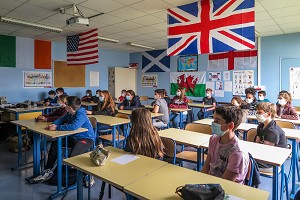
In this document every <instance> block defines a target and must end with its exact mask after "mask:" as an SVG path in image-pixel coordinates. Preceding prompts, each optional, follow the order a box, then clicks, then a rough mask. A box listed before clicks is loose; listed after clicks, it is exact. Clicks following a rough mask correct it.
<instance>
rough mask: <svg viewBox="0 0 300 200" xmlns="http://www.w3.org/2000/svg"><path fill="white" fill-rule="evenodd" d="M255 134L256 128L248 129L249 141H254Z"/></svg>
mask: <svg viewBox="0 0 300 200" xmlns="http://www.w3.org/2000/svg"><path fill="white" fill-rule="evenodd" d="M255 136H256V129H255V128H251V129H250V130H248V131H247V141H248V142H254V138H255Z"/></svg>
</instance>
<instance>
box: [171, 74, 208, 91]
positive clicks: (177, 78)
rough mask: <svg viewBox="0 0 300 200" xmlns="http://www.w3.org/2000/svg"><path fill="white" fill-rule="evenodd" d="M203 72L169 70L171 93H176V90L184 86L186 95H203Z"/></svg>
mask: <svg viewBox="0 0 300 200" xmlns="http://www.w3.org/2000/svg"><path fill="white" fill-rule="evenodd" d="M205 78H206V73H205V72H171V73H170V83H171V85H170V89H171V95H176V90H177V89H178V88H179V87H180V88H185V91H186V93H185V94H186V96H192V97H204V96H205Z"/></svg>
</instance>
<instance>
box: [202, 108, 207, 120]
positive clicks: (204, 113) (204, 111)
mask: <svg viewBox="0 0 300 200" xmlns="http://www.w3.org/2000/svg"><path fill="white" fill-rule="evenodd" d="M206 110H207V108H203V117H204V119H205V118H206V117H207V116H206Z"/></svg>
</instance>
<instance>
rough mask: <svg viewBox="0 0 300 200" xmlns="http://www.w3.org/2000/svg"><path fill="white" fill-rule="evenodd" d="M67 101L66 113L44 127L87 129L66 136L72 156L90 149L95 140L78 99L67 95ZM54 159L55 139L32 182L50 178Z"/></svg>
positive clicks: (62, 129) (53, 129)
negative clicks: (44, 164)
mask: <svg viewBox="0 0 300 200" xmlns="http://www.w3.org/2000/svg"><path fill="white" fill-rule="evenodd" d="M67 102H68V103H67V106H66V110H67V111H68V113H67V114H66V115H64V116H63V117H61V118H59V119H58V120H56V121H54V122H53V123H52V124H50V125H48V126H47V127H46V129H48V130H50V131H73V130H77V129H78V128H86V129H88V130H87V131H84V132H81V133H77V134H75V135H70V136H69V137H68V147H70V148H71V152H70V155H69V157H73V156H76V155H79V154H82V153H85V152H87V151H88V150H89V149H90V147H91V146H92V145H93V143H94V140H95V133H94V130H93V127H92V125H91V122H90V120H89V119H88V117H87V115H86V110H85V108H83V107H81V101H80V99H79V98H78V97H75V96H69V97H67ZM62 144H63V145H65V141H64V139H63V140H62ZM56 160H57V140H55V141H54V142H52V144H51V147H50V150H49V153H48V160H47V164H46V166H45V170H44V171H43V172H42V173H41V175H40V176H37V177H35V178H34V179H33V183H40V182H45V181H48V180H50V178H51V177H52V176H53V174H54V169H55V167H56V165H55V162H56Z"/></svg>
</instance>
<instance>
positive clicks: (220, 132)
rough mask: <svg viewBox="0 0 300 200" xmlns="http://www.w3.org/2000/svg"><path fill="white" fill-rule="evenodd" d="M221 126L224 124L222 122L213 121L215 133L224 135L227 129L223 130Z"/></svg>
mask: <svg viewBox="0 0 300 200" xmlns="http://www.w3.org/2000/svg"><path fill="white" fill-rule="evenodd" d="M221 126H222V125H221V124H217V123H215V122H212V123H211V129H212V132H213V134H216V135H217V136H220V137H222V136H223V135H224V134H225V132H226V131H222V130H221Z"/></svg>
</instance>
